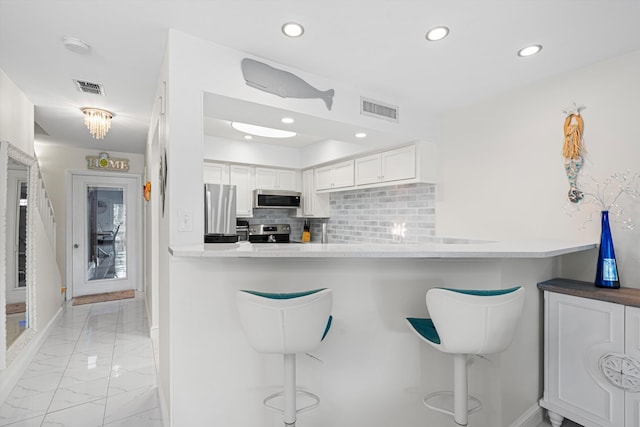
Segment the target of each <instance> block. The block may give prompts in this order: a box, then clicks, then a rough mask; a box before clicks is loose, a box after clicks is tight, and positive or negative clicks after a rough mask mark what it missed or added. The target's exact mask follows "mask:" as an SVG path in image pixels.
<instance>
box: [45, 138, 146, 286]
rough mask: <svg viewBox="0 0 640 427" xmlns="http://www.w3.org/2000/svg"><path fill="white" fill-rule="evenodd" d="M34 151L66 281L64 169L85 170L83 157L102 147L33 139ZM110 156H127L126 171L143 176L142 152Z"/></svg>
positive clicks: (94, 153)
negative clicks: (44, 184)
mask: <svg viewBox="0 0 640 427" xmlns="http://www.w3.org/2000/svg"><path fill="white" fill-rule="evenodd" d="M35 151H36V155H37V157H38V162H39V163H40V171H41V172H42V177H43V179H44V182H45V183H46V186H47V190H48V192H49V197H50V198H51V202H52V204H53V209H54V211H55V213H56V235H57V239H56V240H57V241H56V252H57V261H58V267H59V268H60V271H61V273H62V278H63V283H66V271H65V269H66V262H67V256H66V252H67V247H66V236H67V230H66V224H67V205H66V204H67V190H68V189H67V188H66V173H67V170H73V171H83V170H88V169H87V160H86V156H96V155H98V154H99V153H101V152H102V151H105V150H85V149H80V148H75V147H71V146H67V145H58V144H51V143H42V142H38V141H36V144H35ZM107 152H108V153H109V156H110V157H115V158H127V159H129V173H131V174H136V175H142V174H143V171H144V156H143V155H142V154H132V153H119V152H115V151H107ZM140 193H141V194H142V189H141V190H140Z"/></svg>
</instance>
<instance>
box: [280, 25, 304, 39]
mask: <svg viewBox="0 0 640 427" xmlns="http://www.w3.org/2000/svg"><path fill="white" fill-rule="evenodd" d="M282 32H283V33H284V35H285V36H287V37H300V36H301V35H303V34H304V27H303V26H302V25H300V24H298V23H297V22H287V23H286V24H284V25H283V26H282Z"/></svg>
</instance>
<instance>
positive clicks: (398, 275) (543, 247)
mask: <svg viewBox="0 0 640 427" xmlns="http://www.w3.org/2000/svg"><path fill="white" fill-rule="evenodd" d="M594 248H595V244H592V243H588V244H582V243H567V242H560V241H518V242H472V241H469V242H466V243H460V241H457V243H428V244H337V243H329V244H320V243H317V244H316V243H310V244H250V243H244V242H243V243H235V244H231V243H224V244H203V245H191V246H174V247H170V248H169V253H170V255H171V256H170V263H171V268H170V269H169V271H170V274H171V277H170V280H169V281H168V283H171V284H172V285H171V287H170V288H169V289H166V292H162V293H161V301H160V304H161V310H165V311H166V312H167V315H166V316H164V317H165V318H166V319H167V320H166V321H167V324H166V327H167V328H168V330H169V331H170V334H169V343H168V344H165V345H168V351H167V352H168V354H169V362H168V363H169V364H170V366H169V368H168V369H167V370H166V371H165V372H166V374H167V375H168V376H169V377H168V383H169V384H170V386H171V390H172V396H171V406H170V408H169V411H168V412H169V413H170V417H171V418H172V425H197V423H198V422H199V421H201V420H202V419H207V420H210V423H211V425H230V426H249V425H251V426H272V425H273V426H276V425H281V423H282V418H281V416H279V415H278V414H275V413H272V412H271V411H269V410H267V409H265V408H264V407H263V406H262V401H263V399H264V398H265V396H267V395H269V394H271V393H274V392H276V391H278V389H279V388H280V386H281V383H282V357H281V356H278V355H271V354H269V355H265V354H259V353H256V352H255V351H253V349H252V348H251V347H250V346H249V344H248V342H247V340H246V337H245V335H244V334H243V331H242V328H241V325H240V321H239V316H238V313H237V308H236V293H237V291H238V290H241V289H248V290H255V291H260V292H278V293H284V292H299V291H308V290H313V289H318V288H331V289H332V290H333V310H332V315H333V323H332V326H331V330H330V331H329V333H328V335H327V336H326V338H325V340H324V341H323V343H322V345H321V346H320V347H319V348H318V349H317V350H316V351H315V352H314V353H313V354H311V355H300V356H299V357H298V371H297V375H298V378H297V383H298V386H299V387H301V388H302V389H304V390H308V391H310V392H313V393H315V394H317V395H318V396H319V397H320V401H321V403H320V406H319V407H318V408H316V409H314V410H312V411H309V412H305V413H303V414H301V415H300V416H299V418H298V419H299V424H300V425H301V426H302V425H304V426H305V427H307V426H308V427H321V426H322V427H326V426H335V427H347V426H360V425H366V426H372V427H388V426H390V425H404V426H420V425H433V426H446V425H451V423H452V420H451V418H450V417H448V416H447V415H444V414H441V413H438V412H434V411H431V410H429V409H427V408H426V407H425V406H424V405H423V404H422V399H423V396H424V395H426V394H428V393H431V392H433V391H437V390H447V389H451V372H452V367H451V363H452V362H451V359H450V358H449V357H447V356H446V355H443V354H442V353H440V352H438V351H436V350H434V349H433V348H428V347H429V346H426V345H424V344H421V343H419V342H418V341H417V340H416V339H415V336H413V334H412V332H411V331H410V330H409V328H408V327H407V325H406V324H405V318H406V317H428V313H427V309H426V305H425V294H426V291H427V290H428V289H429V288H432V287H452V288H465V289H506V288H510V287H512V286H516V285H520V286H523V287H524V288H525V307H524V312H523V316H522V318H521V321H520V322H519V325H518V329H517V331H516V336H515V339H514V341H513V343H512V344H511V346H510V347H509V348H508V349H507V350H506V351H505V352H503V353H500V354H495V355H488V356H483V357H473V358H470V359H469V361H470V362H469V363H470V364H469V378H470V382H469V392H470V394H472V395H475V396H477V397H478V398H479V399H480V400H481V401H482V402H483V408H482V410H481V411H479V412H478V413H475V414H472V415H471V417H470V425H477V426H520V425H537V424H536V423H535V421H536V420H537V419H540V420H541V419H542V418H541V417H542V411H541V409H540V407H539V406H538V400H539V398H540V397H541V395H542V391H543V381H542V366H543V357H542V349H541V348H542V347H541V342H542V337H543V334H542V297H541V295H540V293H539V291H538V289H537V287H536V284H537V283H539V282H542V281H544V280H548V279H550V278H552V277H558V276H561V275H562V260H563V259H564V258H565V257H572V259H574V258H575V257H577V256H578V257H584V258H585V259H586V260H590V259H591V258H593V257H595V251H594ZM530 422H533V424H528V423H530Z"/></svg>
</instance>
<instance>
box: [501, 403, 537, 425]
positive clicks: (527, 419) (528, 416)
mask: <svg viewBox="0 0 640 427" xmlns="http://www.w3.org/2000/svg"><path fill="white" fill-rule="evenodd" d="M542 421H544V409H542V408H541V407H540V406H539V405H538V404H537V403H536V404H535V405H533V406H532V407H531V408H529V409H527V410H526V411H525V412H524V414H522V415H520V417H519V418H518V419H517V420H515V421H514V422H513V423H512V424H511V425H510V426H509V427H538V426H539V425H540V423H542Z"/></svg>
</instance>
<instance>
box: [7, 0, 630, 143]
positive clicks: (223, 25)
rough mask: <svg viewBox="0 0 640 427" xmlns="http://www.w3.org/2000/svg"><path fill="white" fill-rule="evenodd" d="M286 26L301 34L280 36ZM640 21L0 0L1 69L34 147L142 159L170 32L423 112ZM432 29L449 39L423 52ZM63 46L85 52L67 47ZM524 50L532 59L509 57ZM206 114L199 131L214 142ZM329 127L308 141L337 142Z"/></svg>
mask: <svg viewBox="0 0 640 427" xmlns="http://www.w3.org/2000/svg"><path fill="white" fill-rule="evenodd" d="M288 21H297V22H300V23H302V24H303V25H304V27H305V34H304V36H303V37H302V38H299V39H290V38H286V37H284V36H283V35H282V34H281V33H280V27H281V26H282V24H283V23H284V22H288ZM638 22H640V1H638V0H499V1H495V0H493V1H488V0H469V1H459V0H449V1H442V0H411V1H406V0H339V1H337V0H324V1H320V0H316V1H313V0H289V1H271V0H260V1H245V0H226V1H223V0H207V1H205V0H201V1H198V0H69V1H64V0H0V69H2V70H3V71H4V72H5V73H6V74H7V75H8V76H9V78H10V79H11V80H13V81H14V82H15V83H16V84H17V86H18V87H19V88H20V89H21V90H22V91H23V92H24V93H25V94H26V96H27V97H28V98H29V99H30V100H31V101H32V102H33V103H34V104H35V117H36V121H37V123H38V124H39V125H40V126H41V127H42V129H44V130H45V131H46V132H47V133H48V134H49V135H48V136H45V135H37V136H36V138H37V140H38V141H40V142H54V143H63V144H70V145H73V146H77V147H87V148H100V149H105V150H113V151H123V152H133V153H143V152H144V144H145V141H146V135H147V130H148V127H149V116H150V113H151V108H152V104H153V101H154V94H155V88H156V85H157V81H158V75H159V70H160V64H161V60H162V55H163V53H164V46H165V42H166V38H167V30H168V28H175V29H178V30H180V31H183V32H186V33H190V34H192V35H194V36H197V37H200V38H203V39H207V40H211V41H214V42H216V43H218V44H222V45H226V46H229V47H231V48H234V49H237V50H240V51H244V52H247V53H248V54H252V55H256V56H259V57H262V58H266V59H268V60H270V61H273V62H276V63H280V64H284V65H287V66H290V67H293V68H297V69H300V70H305V71H308V72H310V73H313V74H316V75H320V76H324V77H326V78H328V79H331V80H335V81H338V82H342V83H344V84H347V85H350V86H352V87H354V88H357V89H359V90H362V91H363V93H377V94H380V95H381V96H383V97H384V99H382V101H384V102H389V103H391V104H394V105H400V106H403V105H404V106H406V105H417V106H420V108H423V109H424V112H425V115H431V114H437V113H438V112H442V111H444V110H446V109H450V108H454V107H457V106H461V105H465V104H470V103H474V102H477V101H480V100H482V99H485V98H488V97H492V96H495V95H497V94H500V93H502V92H505V91H508V90H510V89H513V88H516V87H519V86H523V85H527V84H530V83H533V82H535V81H539V80H542V79H546V78H549V77H551V76H553V75H555V74H559V73H564V72H570V71H571V70H574V69H577V68H580V67H584V66H587V65H589V64H592V63H595V62H598V61H601V60H604V59H607V58H610V57H614V56H618V55H621V54H624V53H627V52H631V51H634V50H638V49H640V25H639V24H638ZM437 25H446V26H448V27H449V28H450V29H451V33H450V35H449V37H448V38H446V39H445V40H443V41H440V42H436V43H430V42H427V41H426V40H425V37H424V35H425V32H426V31H427V30H428V29H429V28H431V27H434V26H437ZM65 36H72V37H77V38H80V39H83V40H85V41H86V42H87V43H89V44H90V45H91V51H90V53H89V54H85V55H79V54H76V53H73V52H71V51H69V50H67V49H65V48H64V47H63V45H62V39H63V37H65ZM533 43H538V44H542V45H543V46H544V47H543V50H542V52H541V53H540V54H539V55H537V56H534V57H531V58H519V57H518V56H516V51H517V50H518V49H520V48H521V47H524V46H526V45H529V44H533ZM72 79H81V80H87V81H91V82H97V83H102V84H103V85H104V87H105V90H106V96H104V97H98V96H95V95H87V94H82V93H80V92H79V91H78V90H77V89H76V87H75V86H74V84H73V82H72ZM85 106H93V107H99V108H105V109H108V110H110V111H113V112H114V113H115V114H116V117H115V118H114V120H113V124H112V128H111V131H110V132H109V133H108V135H107V136H106V137H105V139H104V140H102V141H95V140H93V139H92V138H91V137H90V135H89V133H88V131H87V129H86V128H85V127H84V125H83V123H82V115H81V113H80V110H79V109H80V108H81V107H85ZM214 118H215V119H217V117H212V119H211V120H207V122H208V124H207V125H206V126H205V127H207V128H208V129H210V132H212V133H218V132H222V130H220V129H222V128H218V127H217V126H219V125H220V122H216V120H214ZM333 125H335V123H322V125H321V126H320V127H318V124H316V125H315V127H314V126H312V127H311V129H319V128H321V129H323V132H321V133H323V134H322V135H316V134H310V135H308V137H310V138H327V137H333V136H334V131H333V130H332V126H333ZM216 129H218V130H216ZM343 131H344V129H343ZM312 132H313V131H312ZM336 132H338V131H336ZM229 137H232V136H229ZM303 143H309V141H308V140H307V142H303Z"/></svg>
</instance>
